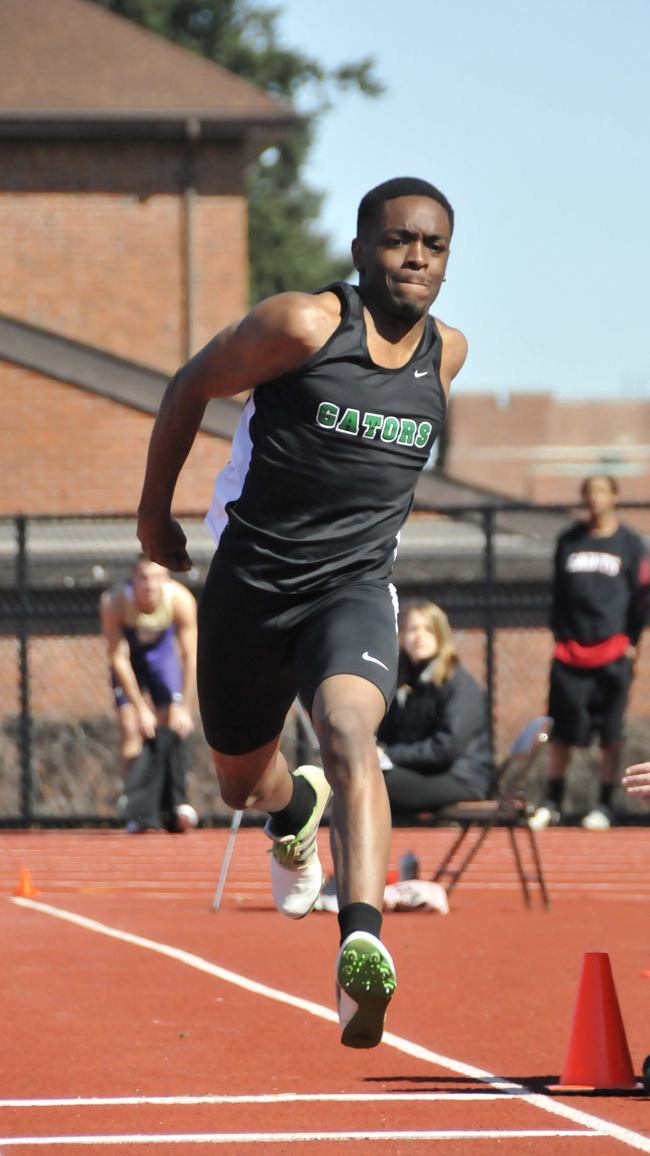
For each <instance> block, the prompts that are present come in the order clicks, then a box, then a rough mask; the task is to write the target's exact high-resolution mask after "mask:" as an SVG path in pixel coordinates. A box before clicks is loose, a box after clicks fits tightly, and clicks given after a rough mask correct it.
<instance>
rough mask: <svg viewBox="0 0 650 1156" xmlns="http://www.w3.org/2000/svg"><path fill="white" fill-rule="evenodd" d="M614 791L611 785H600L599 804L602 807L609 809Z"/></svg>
mask: <svg viewBox="0 0 650 1156" xmlns="http://www.w3.org/2000/svg"><path fill="white" fill-rule="evenodd" d="M613 790H614V784H613V783H601V784H600V800H599V801H600V803H601V804H602V806H603V807H609V806H610V804H611V801H612V791H613Z"/></svg>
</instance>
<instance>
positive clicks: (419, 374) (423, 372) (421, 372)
mask: <svg viewBox="0 0 650 1156" xmlns="http://www.w3.org/2000/svg"><path fill="white" fill-rule="evenodd" d="M428 372H429V370H428V369H416V370H415V376H416V377H426V376H427V374H428Z"/></svg>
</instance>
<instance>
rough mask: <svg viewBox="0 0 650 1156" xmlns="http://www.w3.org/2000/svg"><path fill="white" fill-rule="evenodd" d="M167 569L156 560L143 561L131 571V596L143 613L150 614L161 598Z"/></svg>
mask: <svg viewBox="0 0 650 1156" xmlns="http://www.w3.org/2000/svg"><path fill="white" fill-rule="evenodd" d="M166 577H167V570H166V569H165V567H164V566H159V565H158V563H157V562H143V563H141V564H140V565H139V566H136V568H135V570H134V572H133V596H134V598H135V601H136V605H137V606H138V608H139V609H140V610H143V611H144V613H145V614H151V611H152V610H155V609H156V607H157V606H158V605H159V603H160V599H161V598H162V589H163V583H164V581H165V579H166Z"/></svg>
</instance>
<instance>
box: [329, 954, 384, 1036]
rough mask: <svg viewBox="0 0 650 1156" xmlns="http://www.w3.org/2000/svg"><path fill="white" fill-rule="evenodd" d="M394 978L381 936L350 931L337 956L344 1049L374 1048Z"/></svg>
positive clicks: (338, 994)
mask: <svg viewBox="0 0 650 1156" xmlns="http://www.w3.org/2000/svg"><path fill="white" fill-rule="evenodd" d="M396 986H397V980H396V978H395V965H394V963H393V961H392V959H391V956H390V953H389V952H388V950H387V949H386V948H385V947H384V945H383V943H382V942H381V940H380V939H377V938H376V936H374V935H371V934H370V933H369V932H367V931H353V932H352V934H351V935H348V937H347V939H344V940H343V943H342V944H341V947H340V950H339V953H338V955H337V957H336V1005H337V1008H338V1013H339V1023H340V1025H341V1043H342V1044H344V1045H345V1047H346V1048H376V1047H377V1044H379V1043H381V1037H382V1034H383V1031H384V1019H385V1016H386V1008H387V1007H388V1005H389V1003H390V1001H391V999H392V998H393V994H394V992H395V987H396Z"/></svg>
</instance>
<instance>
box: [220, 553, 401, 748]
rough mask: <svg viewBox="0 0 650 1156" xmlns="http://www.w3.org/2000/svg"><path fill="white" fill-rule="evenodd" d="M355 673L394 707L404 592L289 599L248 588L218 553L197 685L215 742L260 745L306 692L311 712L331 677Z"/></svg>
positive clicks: (362, 586)
mask: <svg viewBox="0 0 650 1156" xmlns="http://www.w3.org/2000/svg"><path fill="white" fill-rule="evenodd" d="M334 674H356V675H359V676H360V677H361V678H365V679H367V680H368V682H371V683H373V684H374V685H375V686H376V687H378V689H379V690H380V691H381V693H382V694H383V696H384V699H385V700H386V705H387V706H388V705H389V704H390V702H391V700H392V697H393V695H394V693H395V686H396V681H397V597H396V594H395V591H394V588H393V587H392V586H390V585H388V584H386V583H385V582H378V581H368V582H357V581H355V582H352V583H350V584H349V585H347V586H344V587H340V588H338V589H336V590H330V591H328V592H327V593H321V594H314V593H313V592H312V593H310V594H308V595H305V594H301V595H287V594H280V593H276V592H272V591H266V590H260V589H258V588H257V587H254V586H248V585H246V584H245V583H243V582H242V581H240V579H238V578H237V577H235V576H234V575H233V574H232V572H230V570H229V569H228V568H227V567H226V566H225V565H224V564H223V563H222V562H221V561H220V558H219V553H218V552H217V554H215V557H214V559H213V561H212V565H211V567H210V572H209V574H208V577H207V579H206V583H205V587H204V589H203V592H202V594H201V597H200V600H199V645H198V665H197V685H198V695H199V708H200V711H201V719H202V722H203V729H204V731H205V736H206V739H207V741H208V743H209V744H210V746H211V747H212V748H213V749H214V750H217V751H220V752H221V753H222V754H227V755H239V754H245V753H246V752H247V751H252V750H256V749H257V748H258V747H261V746H263V745H264V744H265V743H267V742H270V741H271V740H272V739H274V738H276V737H277V736H278V735H279V734H280V733H281V731H282V728H283V726H284V721H285V718H286V715H287V713H288V711H289V709H290V707H291V704H292V702H293V701H294V699H295V698H296V697H297V696H299V697H300V699H301V701H302V702H303V704H304V706H305V707H306V709H307V710H308V711H310V712H311V708H312V703H313V699H314V695H315V693H316V690H317V688H318V687H319V686H320V684H321V683H322V682H323V680H324V679H326V678H329V677H331V676H332V675H334Z"/></svg>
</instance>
